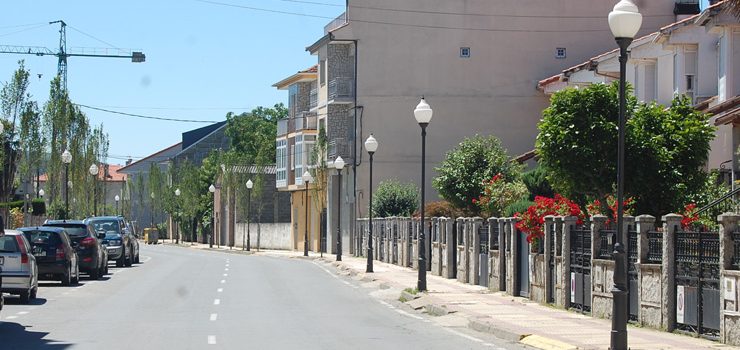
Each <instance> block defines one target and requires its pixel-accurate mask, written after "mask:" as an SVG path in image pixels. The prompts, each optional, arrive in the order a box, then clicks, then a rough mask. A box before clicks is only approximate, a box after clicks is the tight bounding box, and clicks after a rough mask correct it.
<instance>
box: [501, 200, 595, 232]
mask: <svg viewBox="0 0 740 350" xmlns="http://www.w3.org/2000/svg"><path fill="white" fill-rule="evenodd" d="M548 215H560V216H575V217H577V218H578V221H577V224H578V225H581V224H583V218H584V214H583V211H582V210H581V207H580V206H578V204H576V203H574V202H573V201H571V200H570V199H568V198H565V197H563V196H561V195H559V194H556V195H555V198H547V197H541V196H537V197H535V198H534V205H533V206H530V207H529V208H527V210H526V211H525V212H524V213H516V215H514V217H516V218H518V219H519V221H518V222H517V223H516V228H517V229H519V231H522V233H524V234H526V235H527V242H529V243H532V242H534V241H538V240H539V239H541V238H542V237H543V236H544V235H545V232H544V230H543V224H544V223H545V216H548Z"/></svg>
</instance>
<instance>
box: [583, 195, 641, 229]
mask: <svg viewBox="0 0 740 350" xmlns="http://www.w3.org/2000/svg"><path fill="white" fill-rule="evenodd" d="M622 206H623V207H624V215H625V216H629V215H632V210H633V209H634V206H635V199H634V198H632V197H628V198H626V199H625V200H624V202H622ZM586 211H587V212H588V215H590V216H594V215H605V216H607V217H609V218H608V219H607V220H606V223H607V224H610V223H612V222H616V221H617V199H616V198H615V197H614V196H612V195H608V196H607V197H606V210H604V206H603V204H602V203H601V201H600V200H599V199H598V198H597V199H594V201H593V202H591V203H589V204H586Z"/></svg>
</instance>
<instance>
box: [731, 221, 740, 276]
mask: <svg viewBox="0 0 740 350" xmlns="http://www.w3.org/2000/svg"><path fill="white" fill-rule="evenodd" d="M732 247H733V249H732V268H733V269H735V270H740V231H735V232H733V233H732Z"/></svg>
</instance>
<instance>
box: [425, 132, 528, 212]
mask: <svg viewBox="0 0 740 350" xmlns="http://www.w3.org/2000/svg"><path fill="white" fill-rule="evenodd" d="M436 170H437V174H438V175H437V177H436V178H434V179H433V181H432V185H433V186H434V188H435V189H437V191H439V194H440V196H442V198H444V199H445V200H447V201H448V202H450V203H451V204H452V205H453V206H455V207H456V208H460V209H463V210H465V211H467V212H469V213H473V214H477V213H479V212H480V208H479V207H478V206H477V205H476V204H474V203H473V199H476V198H478V197H479V196H480V194H481V193H482V192H483V186H484V185H483V184H484V181H488V180H490V179H491V178H493V177H494V176H495V175H496V174H501V175H502V177H503V180H504V181H507V182H511V181H514V180H517V179H519V177H520V176H521V166H520V165H519V164H516V163H514V162H512V161H511V160H510V159H509V156H508V155H507V154H506V150H505V149H504V148H503V147H502V146H501V141H500V140H499V139H497V138H496V137H493V136H489V137H483V136H478V135H476V136H475V137H472V138H468V139H465V140H464V141H463V142H461V143H460V144H459V145H458V146H457V148H455V149H453V150H452V151H450V152H448V153H447V156H446V158H445V160H444V161H442V164H441V165H440V166H439V167H438V168H436Z"/></svg>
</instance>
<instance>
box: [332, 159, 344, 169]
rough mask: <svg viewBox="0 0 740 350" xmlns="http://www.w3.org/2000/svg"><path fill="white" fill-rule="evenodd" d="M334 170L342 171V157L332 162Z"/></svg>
mask: <svg viewBox="0 0 740 350" xmlns="http://www.w3.org/2000/svg"><path fill="white" fill-rule="evenodd" d="M334 169H337V170H342V169H344V159H342V157H337V159H336V160H334Z"/></svg>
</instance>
